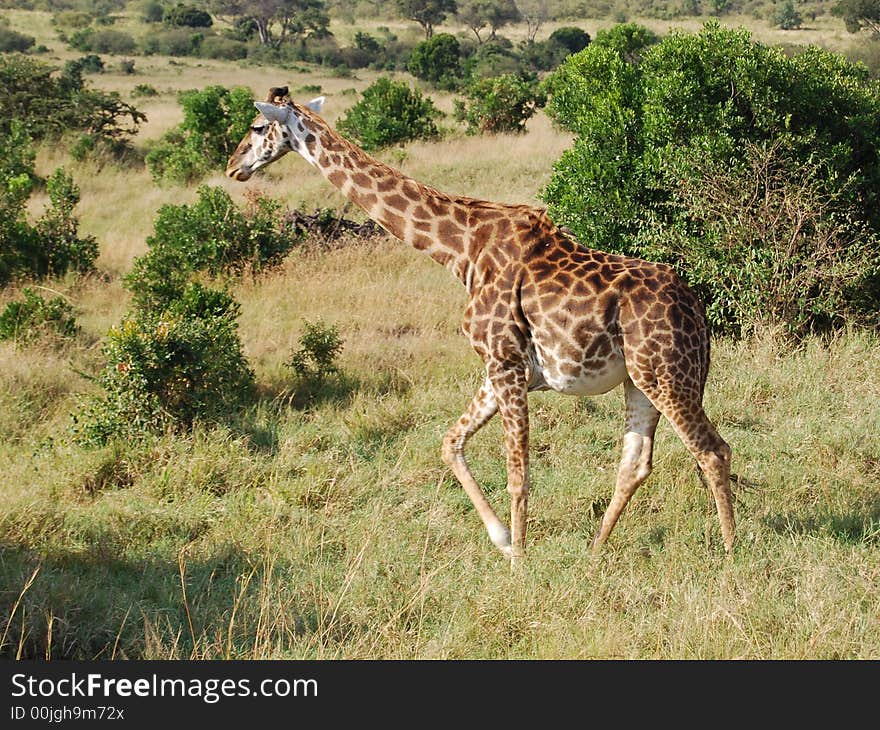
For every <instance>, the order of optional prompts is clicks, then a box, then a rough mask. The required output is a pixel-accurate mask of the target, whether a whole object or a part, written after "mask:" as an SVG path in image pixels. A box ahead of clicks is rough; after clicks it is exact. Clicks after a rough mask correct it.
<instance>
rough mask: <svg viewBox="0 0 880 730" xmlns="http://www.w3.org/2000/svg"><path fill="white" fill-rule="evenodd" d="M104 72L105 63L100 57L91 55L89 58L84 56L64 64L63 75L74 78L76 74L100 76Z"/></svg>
mask: <svg viewBox="0 0 880 730" xmlns="http://www.w3.org/2000/svg"><path fill="white" fill-rule="evenodd" d="M103 72H104V62H103V61H102V60H101V57H100V56H96V55H95V54H94V53H90V54H89V55H88V56H82V57H81V58H77V59H75V60H73V61H67V63H65V64H64V70H63V72H62V73H63V74H64V75H65V76H68V77H70V76H73V75H76V74H83V73H87V74H99V73H103Z"/></svg>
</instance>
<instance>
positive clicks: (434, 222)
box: [302, 116, 471, 285]
mask: <svg viewBox="0 0 880 730" xmlns="http://www.w3.org/2000/svg"><path fill="white" fill-rule="evenodd" d="M302 121H303V123H304V125H305V127H306V129H307V131H310V132H311V134H306V137H305V140H304V144H305V147H306V151H307V152H308V155H309V157H311V159H309V157H307V158H306V159H309V162H311V163H312V164H313V165H315V167H317V168H318V170H320V171H321V173H322V174H323V175H324V177H325V178H327V180H328V181H329V182H330V184H331V185H333V186H334V187H336V188H338V189H339V190H340V191H341V192H342V194H343V195H345V196H346V197H347V198H348V199H349V200H351V201H352V202H353V203H355V204H356V205H358V206H359V207H360V208H362V209H363V210H364V211H366V213H367V215H369V216H370V218H372V219H373V220H374V221H376V222H377V223H379V225H381V226H382V227H383V228H384V229H385V230H386V231H388V232H389V233H390V234H391V235H393V236H395V237H396V238H399V239H400V240H401V241H403V242H404V243H407V244H409V245H410V246H412V247H413V248H415V249H416V250H418V251H424V252H425V253H427V254H428V256H430V257H431V258H432V259H434V260H435V261H437V262H438V263H440V264H442V265H443V266H445V267H447V268H448V269H450V270H451V271H452V272H453V273H454V274H455V275H456V277H458V278H459V279H460V280H461V281H462V283H465V285H467V279H468V276H469V273H470V270H471V262H470V260H469V258H468V251H467V244H466V239H467V235H466V232H467V227H468V226H467V224H468V218H469V216H468V211H467V209H466V203H465V201H464V200H462V199H459V198H456V199H453V198H452V197H451V196H449V195H446V194H444V193H441V192H439V191H437V190H434V189H433V188H430V187H428V186H427V185H423V184H422V183H420V182H417V181H416V180H413V179H412V178H410V177H407V176H405V175H403V174H402V173H401V172H399V171H397V170H395V169H393V168H392V167H389V166H388V165H386V164H384V163H382V162H380V161H379V160H377V159H375V158H373V157H371V156H370V155H368V154H367V153H366V152H364V151H363V150H362V149H360V148H359V147H356V146H355V145H353V144H352V143H351V142H349V141H348V140H346V139H344V138H343V137H341V136H339V134H337V133H336V132H335V131H333V130H332V129H331V128H330V127H329V126H328V125H327V124H326V122H324V121H323V120H322V119H320V118H319V117H317V116H309V117H304V118H303V119H302ZM304 156H305V155H304Z"/></svg>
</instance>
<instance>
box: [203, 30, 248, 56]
mask: <svg viewBox="0 0 880 730" xmlns="http://www.w3.org/2000/svg"><path fill="white" fill-rule="evenodd" d="M199 54H200V55H202V56H204V57H205V58H217V59H220V60H224V61H237V60H238V59H240V58H245V57H246V56H247V54H248V49H247V45H246V44H244V43H242V42H241V41H235V40H232V39H231V38H223V37H221V36H209V37H208V38H205V40H203V41H202V45H201V48H200V49H199Z"/></svg>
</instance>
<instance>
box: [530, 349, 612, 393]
mask: <svg viewBox="0 0 880 730" xmlns="http://www.w3.org/2000/svg"><path fill="white" fill-rule="evenodd" d="M532 363H533V368H532V377H531V381H532V383H533V385H532V389H533V390H543V389H548V388H549V389H550V390H555V391H556V392H557V393H565V394H567V395H600V394H601V393H607V392H608V391H609V390H612V389H613V388H616V387H617V386H618V385H620V384H621V383H622V382H623V381H624V380H625V379H626V363H625V362H624V359H623V357H622V356H621V355H617V354H612V355H611V356H610V357H609V358H608V359H606V360H604V361H603V362H602V363H601V364H594V363H585V362H580V363H578V362H575V361H573V360H566V359H562V358H558V357H557V356H556V355H555V354H554V353H552V352H541V349H540V348H535V350H534V356H533V358H532Z"/></svg>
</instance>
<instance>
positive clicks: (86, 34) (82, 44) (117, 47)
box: [69, 28, 137, 54]
mask: <svg viewBox="0 0 880 730" xmlns="http://www.w3.org/2000/svg"><path fill="white" fill-rule="evenodd" d="M69 43H70V45H71V47H73V48H75V49H76V50H78V51H82V52H84V53H89V52H91V53H115V54H123V53H133V52H134V51H135V50H136V49H137V43H136V42H135V40H134V38H132V37H131V36H130V35H129V34H128V33H124V32H122V31H120V30H96V29H94V28H83V29H82V30H78V31H76V32H75V33H74V34H73V35H71V36H70V41H69Z"/></svg>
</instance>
